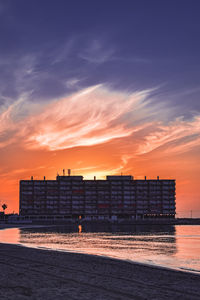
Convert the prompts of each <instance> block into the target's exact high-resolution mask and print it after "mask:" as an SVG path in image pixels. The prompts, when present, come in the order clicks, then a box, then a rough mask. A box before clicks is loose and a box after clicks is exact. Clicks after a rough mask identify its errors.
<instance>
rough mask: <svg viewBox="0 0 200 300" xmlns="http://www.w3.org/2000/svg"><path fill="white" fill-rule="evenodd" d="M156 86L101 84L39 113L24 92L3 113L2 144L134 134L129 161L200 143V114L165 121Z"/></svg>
mask: <svg viewBox="0 0 200 300" xmlns="http://www.w3.org/2000/svg"><path fill="white" fill-rule="evenodd" d="M150 92H151V91H141V92H136V93H132V94H128V93H125V92H121V93H120V92H114V91H112V90H109V89H108V88H106V87H105V86H104V85H96V86H92V87H88V88H86V89H83V90H80V91H79V92H77V93H74V94H72V95H71V96H68V97H65V98H63V99H58V100H55V101H53V102H52V103H50V104H46V105H45V106H44V105H43V106H40V110H41V109H42V112H40V113H39V114H38V107H37V105H35V106H34V104H32V105H30V104H28V103H29V102H28V101H27V96H26V97H25V96H24V97H21V98H20V99H19V100H18V101H16V102H15V103H13V104H12V105H10V106H9V107H8V108H7V110H5V111H4V112H3V113H2V114H1V115H0V147H1V148H2V147H5V146H8V145H9V144H12V143H15V142H19V141H21V144H22V145H23V146H24V147H25V148H27V149H38V148H46V149H48V150H50V151H55V150H62V149H70V148H74V147H80V146H93V145H97V144H101V143H107V142H109V141H111V140H113V139H116V138H117V139H122V138H125V137H129V136H130V137H131V139H132V143H133V144H134V145H133V147H132V152H131V154H130V153H124V154H123V159H122V161H126V160H128V159H129V157H130V155H143V154H146V153H149V152H151V151H153V150H156V149H158V148H159V147H165V148H166V149H167V151H168V152H169V151H171V152H172V151H174V152H175V151H176V152H178V151H187V150H189V149H190V148H192V147H194V146H196V145H198V143H199V138H200V137H199V128H200V116H198V115H197V116H195V117H194V118H193V119H191V120H184V119H183V118H182V117H180V118H176V119H175V120H173V121H170V122H169V123H168V124H167V125H166V124H164V123H163V122H162V121H161V120H162V116H164V115H165V109H164V108H163V107H161V108H160V111H159V113H158V107H157V115H155V114H154V107H153V105H152V106H150V100H149V94H150ZM31 111H32V114H31ZM34 112H37V113H34ZM26 115H28V116H27V117H26ZM163 151H165V150H164V149H163Z"/></svg>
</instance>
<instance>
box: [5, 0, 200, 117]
mask: <svg viewBox="0 0 200 300" xmlns="http://www.w3.org/2000/svg"><path fill="white" fill-rule="evenodd" d="M199 11H200V2H199V1H198V0H196V1H195V0H192V1H190V0H188V1H183V0H176V1H174V0H173V1H170V0H168V1H161V0H159V1H154V0H151V1H148V0H146V1H141V0H140V1H139V0H138V1H134V0H132V1H127V0H126V1H111V0H109V1H80V0H79V1H66V0H59V1H52V0H40V1H39V0H34V1H27V0H18V1H15V0H13V1H10V0H5V1H0V36H1V43H0V103H1V104H2V105H3V107H5V106H6V105H7V103H9V104H10V103H12V102H13V101H16V99H18V98H19V97H20V96H21V95H24V94H26V95H28V97H27V98H28V100H27V101H34V102H35V101H36V102H37V101H38V102H43V101H50V100H52V99H55V98H59V97H62V96H64V95H67V94H69V93H71V92H73V91H77V90H79V89H81V88H83V87H88V86H91V85H96V84H99V83H103V84H104V85H106V86H107V87H109V88H111V89H114V90H120V91H126V92H127V91H128V92H133V91H136V90H144V89H152V88H153V89H154V88H156V90H155V91H154V92H153V93H152V94H151V97H152V101H154V102H158V103H160V102H163V103H165V105H167V106H169V107H174V115H173V113H172V117H174V116H180V115H181V116H184V117H191V116H193V115H195V114H198V112H199V110H200V101H199V92H200V55H199V53H200V38H199V36H200V20H199Z"/></svg>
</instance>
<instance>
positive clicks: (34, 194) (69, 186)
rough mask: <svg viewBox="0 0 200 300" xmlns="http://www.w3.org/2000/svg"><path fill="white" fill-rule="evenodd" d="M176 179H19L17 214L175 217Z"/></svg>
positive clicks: (129, 177)
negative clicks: (18, 207)
mask: <svg viewBox="0 0 200 300" xmlns="http://www.w3.org/2000/svg"><path fill="white" fill-rule="evenodd" d="M175 194H176V193H175V180H166V179H164V180H163V179H162V180H160V179H159V178H157V180H155V179H148V180H147V179H146V178H145V179H144V180H134V178H133V177H132V176H107V177H106V180H95V178H94V180H84V179H83V177H82V176H59V175H58V176H57V178H56V180H45V179H44V180H33V179H32V180H21V181H20V215H23V216H27V215H29V216H31V215H41V216H42V215H44V216H49V215H62V216H65V217H66V218H69V219H70V218H83V219H84V218H85V219H113V220H115V219H120V218H122V219H124V218H130V219H138V218H139V219H140V218H142V219H144V218H174V217H175V213H176V206H175Z"/></svg>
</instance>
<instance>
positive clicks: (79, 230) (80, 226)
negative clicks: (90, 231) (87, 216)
mask: <svg viewBox="0 0 200 300" xmlns="http://www.w3.org/2000/svg"><path fill="white" fill-rule="evenodd" d="M81 232H82V225H78V233H81Z"/></svg>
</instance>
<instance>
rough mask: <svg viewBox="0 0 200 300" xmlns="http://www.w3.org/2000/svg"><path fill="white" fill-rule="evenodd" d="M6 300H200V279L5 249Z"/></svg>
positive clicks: (0, 257) (1, 295) (2, 294)
mask: <svg viewBox="0 0 200 300" xmlns="http://www.w3.org/2000/svg"><path fill="white" fill-rule="evenodd" d="M0 274H1V283H0V299H200V276H199V275H195V274H191V273H187V272H179V271H173V270H168V269H164V268H158V267H151V266H146V265H142V264H136V263H129V262H126V261H120V260H115V259H109V258H104V257H97V256H91V255H84V254H76V253H65V252H58V251H47V250H42V249H39V250H38V249H32V248H26V247H22V246H16V245H9V244H0Z"/></svg>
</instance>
